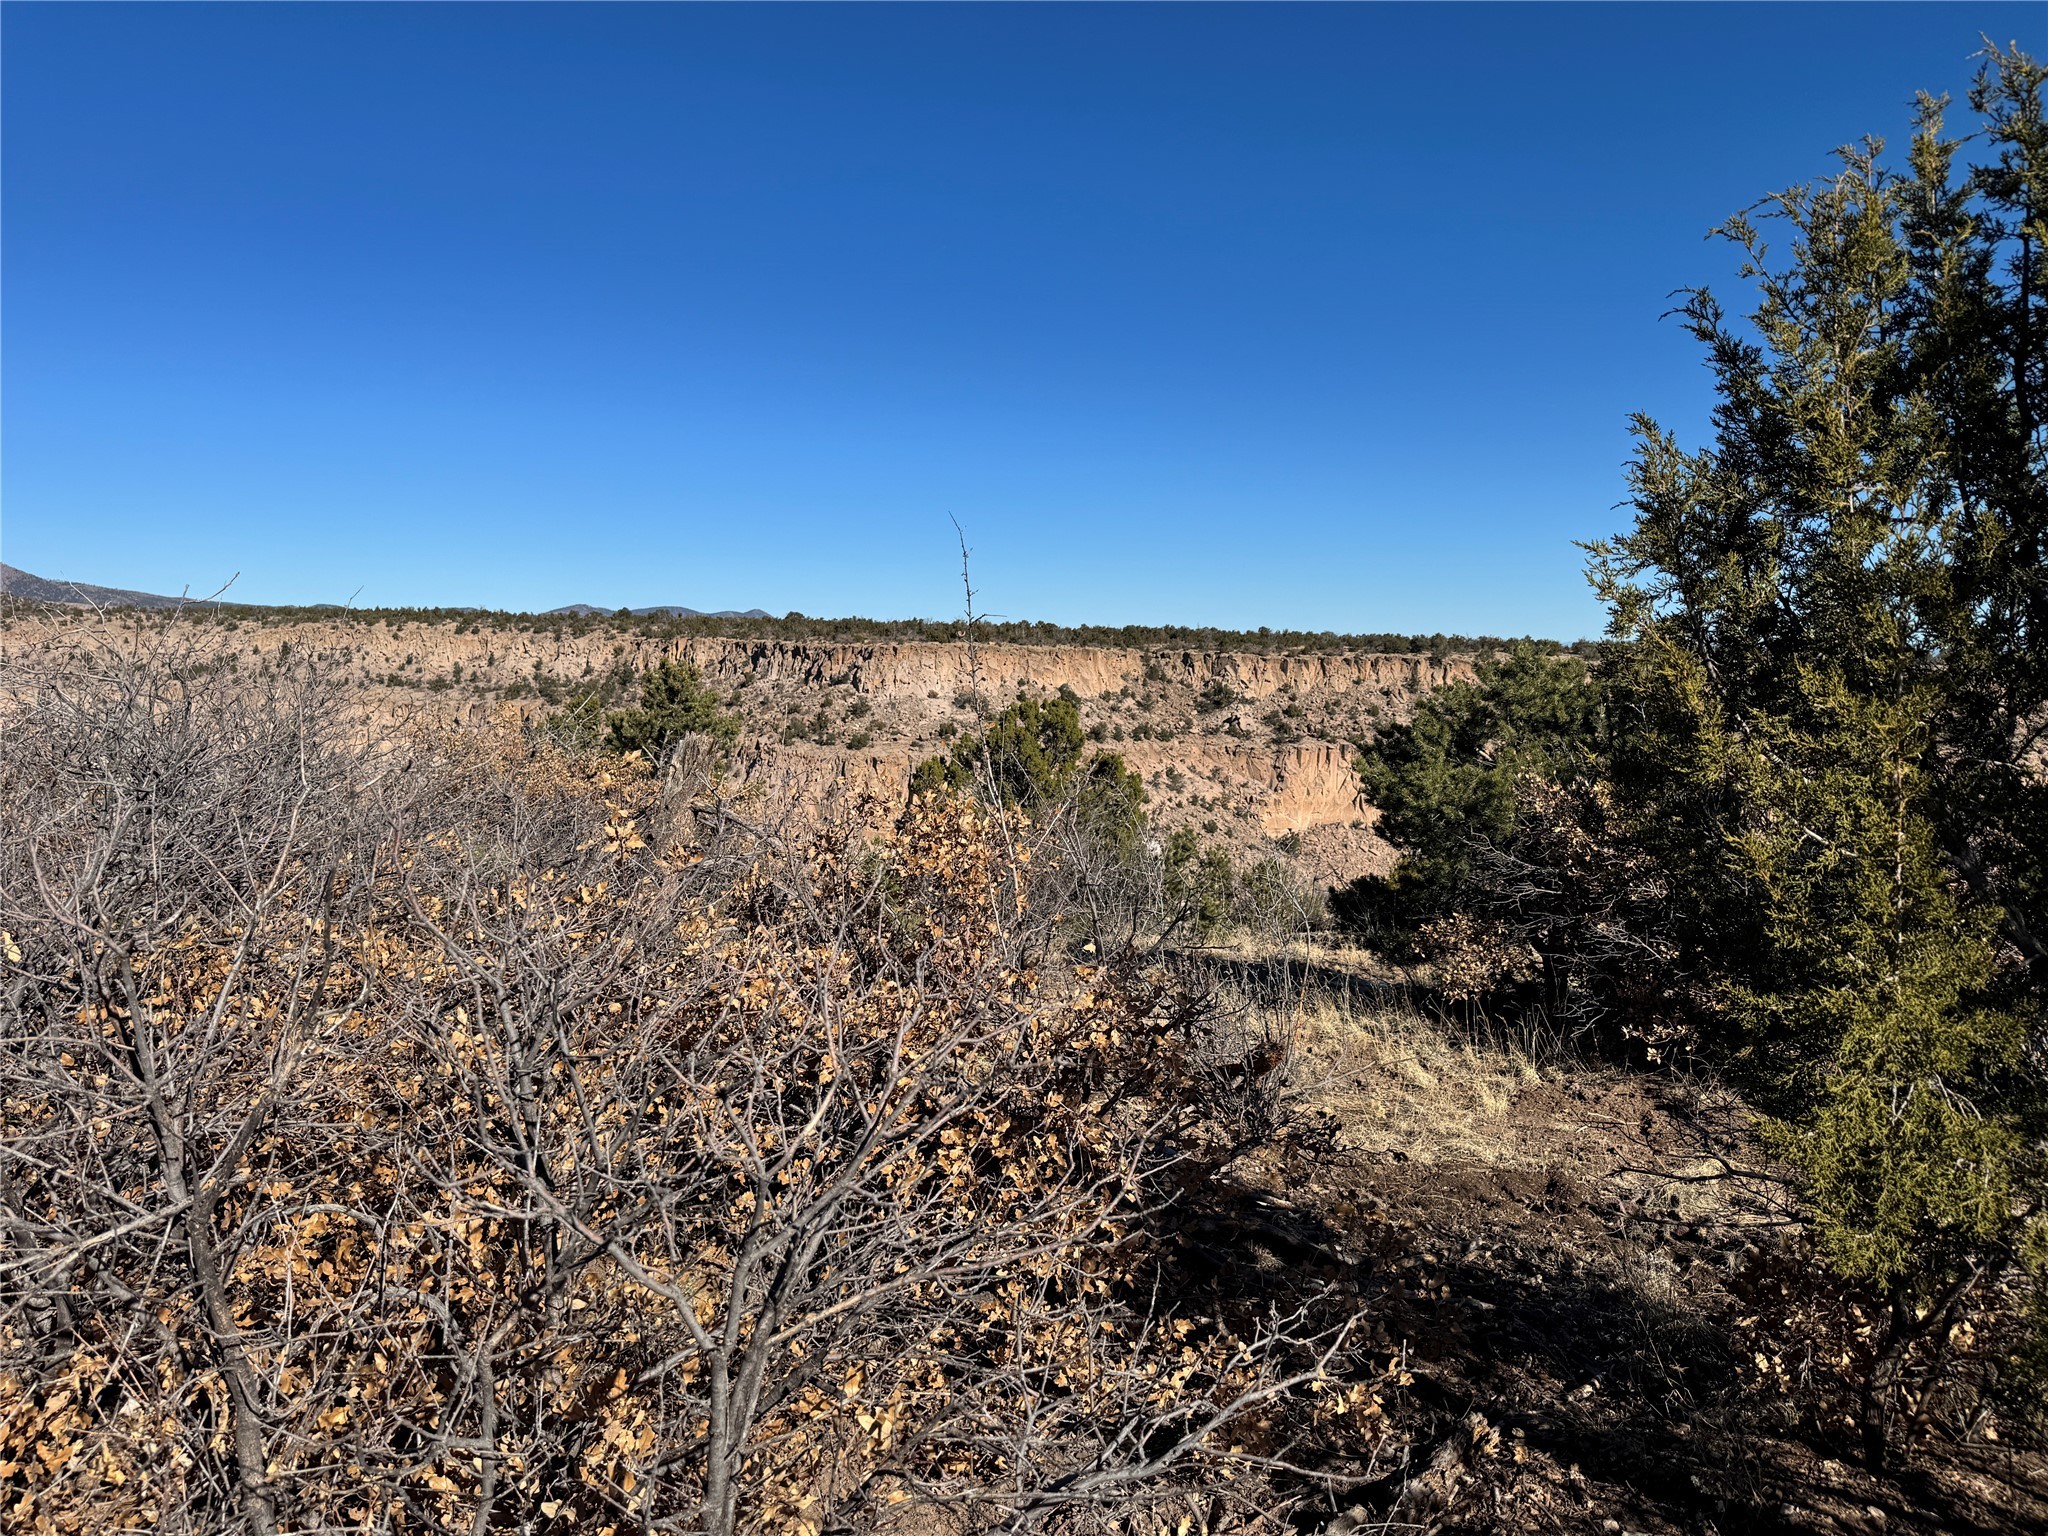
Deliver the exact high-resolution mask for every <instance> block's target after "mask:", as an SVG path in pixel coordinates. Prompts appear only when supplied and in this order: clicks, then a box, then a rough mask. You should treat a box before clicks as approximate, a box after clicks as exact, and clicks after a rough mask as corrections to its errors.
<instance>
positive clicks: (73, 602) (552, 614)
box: [0, 565, 775, 619]
mask: <svg viewBox="0 0 2048 1536" xmlns="http://www.w3.org/2000/svg"><path fill="white" fill-rule="evenodd" d="M0 596H4V597H12V598H18V599H20V600H21V601H23V602H29V603H65V604H68V605H70V606H72V607H74V608H80V607H86V606H88V605H89V606H91V607H94V608H177V607H193V606H203V607H211V606H213V605H212V604H211V603H209V602H208V601H207V600H206V599H204V598H187V597H163V596H160V595H159V594H157V593H155V592H130V591H128V590H127V589H126V588H125V587H96V586H94V585H92V583H90V582H85V581H51V580H49V579H48V578H47V577H44V576H32V575H30V574H29V573H28V572H27V571H23V570H18V569H16V568H15V567H14V566H11V565H0ZM251 606H259V607H260V606H262V605H261V604H252V605H251ZM315 606H317V607H321V608H331V607H333V606H334V604H332V603H320V604H316V605H315ZM446 611H447V612H450V613H482V612H484V611H485V610H484V609H481V608H451V609H448V610H446ZM629 611H630V612H631V613H632V615H633V617H635V618H636V619H772V618H774V617H775V615H774V614H772V613H769V612H768V611H767V610H766V609H764V608H749V609H748V610H747V611H746V612H745V613H739V612H736V611H735V610H733V609H730V608H726V609H722V610H720V611H719V612H717V613H706V612H704V611H703V610H702V609H699V608H685V607H683V606H682V605H681V604H680V603H664V604H661V605H660V606H658V607H654V608H634V609H631V610H629ZM617 612H618V609H616V608H600V607H598V606H597V605H596V604H595V603H571V604H569V606H568V607H566V608H550V609H549V610H548V611H547V613H545V614H544V615H542V617H544V618H551V619H552V618H565V619H566V618H608V617H610V616H611V615H612V614H614V613H617Z"/></svg>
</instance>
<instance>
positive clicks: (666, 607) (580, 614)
mask: <svg viewBox="0 0 2048 1536" xmlns="http://www.w3.org/2000/svg"><path fill="white" fill-rule="evenodd" d="M618 611H619V610H618V609H616V608H600V607H598V606H597V604H595V603H571V604H569V605H568V606H567V607H566V608H550V609H549V610H548V611H547V612H546V613H544V614H542V615H541V617H542V618H544V619H552V618H556V617H560V618H565V619H568V618H576V619H587V618H605V617H608V616H609V615H611V614H614V613H617V612H618ZM626 612H628V613H630V614H632V615H633V617H634V618H636V619H772V618H774V617H775V615H774V614H772V613H770V612H768V610H767V609H765V608H749V609H747V610H746V611H745V612H744V613H742V612H741V611H740V610H738V609H736V608H721V609H719V610H718V611H717V612H716V613H706V612H705V611H704V610H703V609H701V608H685V607H683V606H682V604H680V603H663V604H662V605H660V606H659V607H655V608H628V609H627V610H626Z"/></svg>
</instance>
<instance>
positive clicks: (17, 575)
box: [0, 565, 199, 608]
mask: <svg viewBox="0 0 2048 1536" xmlns="http://www.w3.org/2000/svg"><path fill="white" fill-rule="evenodd" d="M0 594H5V595H6V596H8V597H15V598H21V599H22V600H24V601H26V602H31V603H69V604H71V605H72V606H74V607H83V606H86V605H90V606H92V607H94V608H181V607H187V606H190V605H191V604H192V603H194V602H195V601H199V600H198V599H193V598H185V597H162V596H159V595H158V594H157V593H155V592H130V591H128V590H127V589H126V588H125V587H96V586H93V585H92V584H91V583H90V582H83V581H49V580H47V579H45V578H44V577H41V576H31V575H30V574H29V573H28V572H27V571H22V570H16V569H15V568H14V567H13V566H11V565H0Z"/></svg>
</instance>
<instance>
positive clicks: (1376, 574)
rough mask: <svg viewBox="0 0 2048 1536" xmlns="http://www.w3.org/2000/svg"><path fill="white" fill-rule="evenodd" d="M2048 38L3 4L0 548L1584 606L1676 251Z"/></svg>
mask: <svg viewBox="0 0 2048 1536" xmlns="http://www.w3.org/2000/svg"><path fill="white" fill-rule="evenodd" d="M2044 16H2048V11H2044V10H2043V9H2042V8H2041V7H2038V6H2035V5H2015V6H2004V5H1940V6H1924V7H1923V6H1913V5H1878V6H1869V7H1861V6H1848V5H1826V6H1811V7H1807V6H1736V5H1716V6H1686V5H1666V6H1622V5H1606V6H1583V7H1581V6H1563V7H1551V6H1539V5H1525V6H1508V7H1494V6H1485V5H1447V6H1438V7H1405V6H1367V7H1336V6H1312V7H1283V6H1256V7H1223V6H1204V7H1192V8H1182V7H1177V6H1164V5H1162V6H1142V7H1081V6H1044V7H1009V6H979V7H959V8H954V7H937V6H902V7H872V8H871V7H864V6H834V7H825V8H812V7H808V6H796V5H790V6H762V7H752V8H732V7H723V6H654V5H633V6H609V5H584V6H547V5H529V6H511V7H498V6H492V5H448V6H427V5H366V6H344V7H328V6H319V5H290V6H286V5H271V6H259V5H232V6H222V7H214V6H189V5H180V6H140V7H131V6H122V5H24V4H18V3H16V4H8V5H6V6H5V7H4V11H0V32H4V45H5V46H4V82H0V83H4V92H5V94H4V107H0V113H4V117H0V129H4V140H0V142H4V151H0V153H4V160H0V173H4V182H0V199H4V209H0V211H4V220H5V222H4V233H0V268H4V270H0V276H4V310H0V324H4V333H0V336H4V351H0V363H4V391H5V392H4V404H0V426H4V433H5V444H4V446H5V458H4V465H0V493H4V522H0V553H4V557H5V559H6V560H7V561H8V562H9V563H11V564H14V565H18V566H22V567H24V568H26V569H28V570H32V571H35V572H37V573H38V574H41V575H47V576H61V577H68V578H71V579H76V580H89V581H97V582H102V583H106V584H110V585H116V586H131V587H141V588H146V589H153V590H171V591H175V590H178V589H179V588H181V587H185V586H188V585H189V586H190V587H192V588H194V589H195V590H197V589H203V588H208V587H210V586H212V585H214V584H217V583H218V582H219V581H221V580H223V579H225V578H226V577H227V576H229V575H230V574H232V573H234V572H237V571H239V572H240V573H241V577H240V580H239V582H238V583H237V585H236V588H235V591H236V592H237V593H238V594H239V595H240V596H241V597H243V598H244V599H246V600H249V601H257V602H273V601H274V602H313V601H344V600H347V599H349V598H350V597H351V596H352V595H356V594H358V593H359V596H357V599H356V600H357V601H359V602H361V603H365V604H371V603H394V604H396V603H446V604H471V603H480V604H489V605H492V606H500V607H511V608H544V607H550V606H554V605H556V604H560V603H568V602H574V601H589V602H596V603H603V604H606V605H611V604H632V605H639V604H644V603H656V602H683V603H689V604H692V605H694V606H697V607H705V608H710V607H726V606H734V607H747V606H753V605H756V604H758V605H760V606H762V607H766V608H768V609H771V610H773V611H776V612H782V611H785V610H788V609H801V610H802V611H804V612H807V613H822V614H844V613H862V614H870V615H877V616H897V615H906V614H944V613H947V612H951V611H954V610H955V609H956V607H957V602H958V555H957V551H956V549H955V548H954V545H953V533H952V528H951V526H950V524H949V523H948V521H947V518H948V515H949V514H951V515H953V516H957V517H958V518H959V519H960V520H961V522H962V523H963V524H964V525H965V526H966V528H967V530H968V534H969V537H970V540H971V542H972V544H973V546H974V550H975V575H976V581H977V585H978V586H979V587H980V588H981V589H982V591H983V594H984V602H985V604H986V606H987V607H989V608H990V609H992V610H994V611H997V612H999V613H1002V614H1004V615H1006V616H1008V617H1013V618H1038V619H1051V620H1057V621H1062V622H1102V623H1168V622H1177V623H1212V624H1219V625H1230V626H1243V627H1255V626H1257V625H1260V624H1270V625H1272V626H1274V627H1276V628H1279V627H1299V628H1308V629H1336V630H1353V631H1356V630H1382V629H1385V630H1420V631H1433V630H1445V631H1467V632H1489V633H1522V632H1535V633H1541V634H1550V635H1557V636H1561V637H1566V638H1570V637H1575V636H1578V635H1582V634H1587V633H1592V632H1596V631H1597V629H1598V627H1599V623H1600V615H1599V612H1598V609H1597V607H1596V606H1595V604H1594V603H1593V602H1592V600H1591V598H1590V597H1589V596H1588V594H1587V593H1586V590H1585V586H1584V582H1583V580H1582V578H1581V576H1580V574H1579V572H1580V556H1579V554H1578V552H1577V551H1576V550H1575V549H1574V548H1573V547H1572V541H1573V540H1575V539H1584V538H1589V537H1594V536H1597V535H1599V534H1601V533H1604V532H1608V531H1611V530H1612V529H1614V528H1615V527H1617V526H1618V524H1619V522H1620V520H1621V516H1622V514H1621V513H1620V512H1618V511H1617V510H1616V509H1615V503H1616V502H1617V501H1618V499H1619V498H1620V496H1621V494H1622V480H1621V466H1622V464H1623V462H1624V460H1625V459H1626V457H1627V453H1628V443H1627V436H1626V423H1627V417H1628V414H1629V413H1630V412H1631V411H1634V410H1639V409H1640V410H1648V411H1650V412H1652V413H1653V414H1655V415H1657V416H1658V417H1659V418H1660V419H1662V420H1664V421H1666V422H1667V423H1668V424H1670V425H1673V426H1676V427H1678V428H1680V429H1681V430H1683V431H1685V432H1687V433H1689V434H1693V435H1695V436H1696V435H1697V433H1698V431H1699V429H1700V427H1701V425H1702V423H1703V422H1704V419H1705V413H1706V408H1707V406H1708V403H1709V402H1708V398H1707V393H1706V391H1707V381H1706V376H1705V374H1704V372H1703V370H1702V369H1701V367H1700V364H1699V359H1698V357H1697V354H1696V353H1695V351H1694V349H1693V348H1692V346H1691V344H1690V343H1689V342H1688V341H1687V340H1686V339H1685V338H1684V336H1683V335H1682V334H1681V333H1680V332H1679V330H1678V328H1677V326H1676V325H1675V324H1673V323H1671V322H1669V321H1665V322H1661V323H1660V320H1659V316H1660V315H1661V314H1662V313H1663V312H1664V311H1665V310H1666V309H1667V308H1668V295H1669V294H1670V293H1671V291H1672V290H1673V289H1675V288H1677V287H1679V286H1680V285H1682V284H1687V283H1693V282H1701V281H1715V282H1719V283H1721V284H1722V285H1723V286H1724V287H1725V286H1726V284H1727V279H1728V275H1729V268H1730V262H1729V258H1728V256H1727V253H1726V252H1725V250H1724V249H1723V248H1721V247H1719V246H1718V245H1715V244H1710V243H1707V242H1705V241H1704V240H1703V239H1702V236H1703V235H1704V233H1705V231H1706V230H1707V229H1708V228H1709V227H1710V226H1711V225H1712V224H1713V223H1715V222H1716V221H1717V220H1718V219H1720V218H1722V217H1723V216H1725V215H1726V214H1728V213H1729V212H1731V211H1733V210H1735V209H1736V208H1738V207H1741V206H1744V205H1746V204H1747V203H1749V202H1751V201H1753V200H1754V199H1755V198H1756V197H1758V196H1759V195H1761V194H1762V193H1764V192H1766V191H1768V190H1770V189H1772V188H1775V187H1778V186H1781V185H1784V184H1786V183H1788V182H1791V181H1795V180H1798V179H1801V178H1805V177H1810V176H1813V175H1816V174H1819V173H1822V172H1824V171H1825V170H1826V168H1827V165H1828V163H1829V162H1828V151H1829V150H1830V148H1831V147H1832V146H1834V145H1835V144H1838V143H1840V142H1843V141H1845V140H1847V139H1850V138H1853V137H1856V136H1858V135H1861V134H1863V133H1867V132H1880V133H1884V134H1886V135H1888V136H1890V137H1891V138H1892V139H1893V140H1894V142H1895V143H1896V144H1899V145H1900V146H1903V142H1904V137H1905V133H1906V129H1907V126H1908V123H1909V121H1910V118H1909V109H1908V103H1909V101H1910V98H1911V95H1912V92H1913V91H1914V89H1915V88H1917V87H1923V86H1924V87H1927V88H1930V89H1935V90H1948V91H1951V92H1954V93H1955V94H1956V95H1957V96H1958V97H1959V98H1960V97H1961V95H1962V93H1963V92H1964V91H1965V90H1966V89H1967V86H1968V82H1969V79H1970V76H1971V73H1972V71H1973V68H1974V65H1973V64H1972V62H1971V59H1970V55H1971V54H1972V52H1973V51H1974V50H1975V49H1976V48H1977V46H1978V41H1977V34H1978V33H1979V32H1980V31H1982V32H1988V33H1991V34H1992V35H1994V36H1996V37H1998V38H2000V39H2009V38H2018V39H2020V40H2021V41H2022V42H2023V43H2025V44H2026V45H2027V46H2029V47H2030V48H2032V49H2033V50H2035V51H2037V52H2038V51H2041V50H2042V48H2043V42H2044V40H2043V34H2044V31H2048V26H2044V22H2043V17H2044ZM1729 291H1730V295H1731V297H1732V296H1733V291H1732V289H1731V290H1729Z"/></svg>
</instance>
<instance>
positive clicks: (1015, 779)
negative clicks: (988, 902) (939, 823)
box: [910, 689, 1145, 859]
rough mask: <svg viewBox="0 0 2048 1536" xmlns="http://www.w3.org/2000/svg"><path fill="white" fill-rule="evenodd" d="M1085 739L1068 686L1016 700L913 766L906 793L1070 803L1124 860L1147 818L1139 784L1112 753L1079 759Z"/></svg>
mask: <svg viewBox="0 0 2048 1536" xmlns="http://www.w3.org/2000/svg"><path fill="white" fill-rule="evenodd" d="M1087 740H1088V738H1087V734H1086V733H1085V732H1084V731H1083V730H1082V729H1081V709H1080V701H1079V699H1078V698H1076V697H1075V695H1074V694H1073V692H1072V691H1071V690H1068V689H1062V690H1061V692H1060V693H1059V695H1058V696H1056V697H1054V698H1050V699H1045V700H1039V699H1030V698H1019V699H1018V700H1017V701H1016V702H1015V703H1014V704H1012V705H1010V707H1009V708H1008V709H1006V710H1004V711H1003V712H1002V713H1001V714H1000V715H998V716H996V718H995V719H993V720H991V721H990V722H989V723H988V725H987V726H986V727H985V728H983V729H982V730H981V731H979V732H977V733H973V734H970V735H966V736H962V737H961V738H960V739H959V740H957V741H956V742H954V743H953V749H952V751H950V752H948V753H947V754H946V755H945V756H943V757H932V758H927V759H925V761H923V762H922V763H920V764H918V766H917V768H916V770H915V771H914V772H913V773H912V774H911V779H910V789H911V793H912V794H916V795H922V794H931V793H934V792H935V791H938V790H942V789H948V788H950V789H956V790H961V791H965V792H967V793H980V792H992V793H993V794H994V795H995V797H996V798H997V799H999V800H1000V801H1002V803H1003V804H1005V805H1011V806H1019V807H1022V808H1023V809H1025V810H1033V811H1036V810H1048V809H1051V808H1053V807H1056V806H1061V805H1066V804H1069V803H1071V805H1072V806H1073V809H1074V813H1075V815H1076V816H1077V817H1078V818H1079V819H1080V821H1081V822H1082V824H1083V825H1085V826H1087V827H1088V828H1089V829H1090V831H1091V833H1092V834H1093V835H1094V836H1095V837H1096V838H1097V839H1098V840H1099V841H1100V842H1102V843H1104V844H1105V845H1107V847H1108V848H1109V849H1110V850H1111V851H1112V852H1114V853H1115V854H1116V855H1117V856H1118V857H1120V858H1123V859H1128V858H1130V857H1131V856H1133V855H1134V854H1135V853H1136V851H1137V844H1138V836H1139V833H1140V832H1141V831H1142V830H1143V828H1144V824H1145V813H1144V805H1145V786H1144V784H1143V782H1142V781H1141V780H1140V779H1139V777H1138V776H1137V775H1136V774H1135V773H1132V772H1131V771H1130V770H1129V769H1128V768H1126V767H1125V766H1124V760H1123V758H1122V756H1121V755H1119V754H1117V753H1115V752H1095V753H1092V754H1089V755H1088V756H1087V758H1086V759H1085V761H1084V759H1083V755H1082V753H1083V748H1084V747H1085V746H1086V745H1087Z"/></svg>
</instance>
